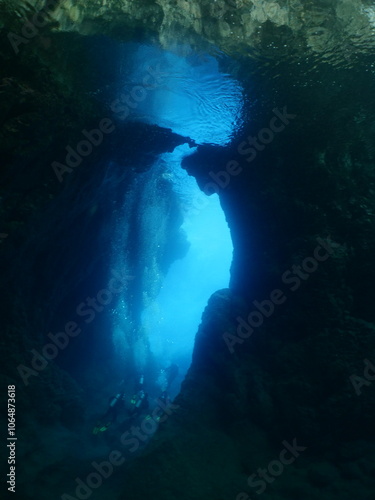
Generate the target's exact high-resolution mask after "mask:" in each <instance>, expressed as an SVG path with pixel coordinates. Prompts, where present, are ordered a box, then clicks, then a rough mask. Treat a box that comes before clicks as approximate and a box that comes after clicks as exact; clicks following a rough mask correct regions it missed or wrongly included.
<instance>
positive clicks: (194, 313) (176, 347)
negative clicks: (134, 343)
mask: <svg viewBox="0 0 375 500" xmlns="http://www.w3.org/2000/svg"><path fill="white" fill-rule="evenodd" d="M124 50H125V49H124ZM126 51H127V58H128V59H127V60H128V65H129V50H128V49H126ZM131 54H132V55H131V58H130V59H131V64H130V66H131V71H130V75H129V74H127V77H126V78H125V79H124V82H123V85H122V87H121V89H122V90H121V92H123V93H124V95H126V94H127V93H129V92H131V89H132V88H134V85H139V84H140V82H142V79H143V78H144V75H145V74H146V72H147V68H148V67H150V66H152V67H153V68H154V69H156V70H157V72H158V75H159V76H158V79H157V80H158V81H157V86H156V88H152V89H147V88H146V91H145V92H144V98H143V99H141V100H140V101H139V102H137V103H136V105H134V106H133V107H132V109H131V110H130V114H129V116H127V118H126V119H127V120H136V121H143V122H145V123H149V124H156V125H159V126H162V127H167V128H171V129H172V131H173V132H175V133H178V134H180V135H182V136H185V137H189V138H191V139H193V140H194V141H195V142H196V143H197V144H208V143H209V144H215V145H225V144H227V143H229V142H230V140H231V138H232V137H233V133H234V130H235V129H236V128H237V130H238V127H239V126H240V123H241V114H242V107H243V98H242V91H241V88H240V86H239V85H238V83H237V82H236V81H235V80H234V79H232V78H231V77H230V76H229V75H227V74H222V73H221V72H220V69H219V66H220V65H219V62H218V60H216V59H215V58H213V57H211V56H203V57H198V56H196V57H194V56H193V55H192V53H189V54H188V56H185V57H182V56H179V55H177V54H176V53H170V52H164V51H161V50H160V49H156V48H154V47H149V46H140V45H136V46H135V45H134V44H133V46H132V51H131ZM145 140H147V137H146V138H145ZM193 151H194V149H192V148H189V147H188V145H187V144H185V145H182V146H179V147H178V148H176V149H175V151H174V152H173V153H168V154H164V155H162V156H161V157H160V159H159V161H158V162H157V165H155V167H154V169H156V170H157V171H158V172H160V173H159V174H158V175H163V176H165V178H166V179H168V180H169V181H170V182H172V184H173V188H174V190H175V192H176V193H177V194H178V196H179V199H180V202H181V209H182V212H183V214H184V223H183V226H182V229H183V231H185V233H186V236H187V239H188V241H189V243H190V248H189V251H188V253H187V255H186V256H185V257H184V258H183V259H181V260H177V261H175V262H174V263H173V264H172V265H171V267H170V269H169V271H168V274H167V276H166V277H165V280H164V282H163V285H162V289H161V291H160V293H159V295H158V297H157V298H156V300H154V302H153V303H151V304H150V305H149V306H148V307H147V308H146V310H144V312H143V315H142V323H143V325H142V326H143V328H144V329H145V331H146V333H147V336H148V338H149V341H150V346H151V350H152V352H153V354H154V355H155V356H156V357H157V359H158V360H159V362H160V363H161V365H164V366H167V365H168V364H169V363H173V362H176V363H177V364H179V365H180V367H181V365H183V366H182V369H183V371H185V370H186V369H187V367H188V365H189V363H190V360H191V354H192V350H193V345H194V337H195V334H196V332H197V330H198V326H199V323H200V320H201V315H202V313H203V310H204V308H205V306H206V304H207V301H208V299H209V297H210V295H211V294H212V293H213V292H215V291H216V290H218V289H220V288H225V287H227V286H228V284H229V277H230V265H231V260H232V252H233V246H232V241H231V237H230V232H229V228H228V225H227V223H226V221H225V216H224V213H223V210H222V208H221V206H220V200H219V197H218V195H217V194H213V195H212V196H210V197H208V196H206V195H205V194H204V193H202V192H201V191H200V189H199V188H198V186H197V183H196V181H195V179H194V178H193V177H190V176H189V175H188V174H187V173H186V171H184V170H183V169H182V168H181V160H182V158H183V157H184V156H186V155H189V154H191V153H192V152H193ZM149 175H152V174H151V173H150V174H149ZM153 203H155V199H154V200H153ZM155 210H156V213H159V214H160V212H158V210H157V209H155V207H154V210H153V211H150V210H147V209H145V212H144V215H143V217H144V219H147V218H149V217H154V216H155ZM125 217H126V211H125ZM147 222H148V221H147V220H144V221H143V222H142V225H144V226H145V227H147V226H148V224H147ZM149 222H150V223H152V224H153V223H155V221H151V220H150V221H149ZM159 223H160V221H159ZM152 224H151V225H152ZM150 249H151V251H156V249H155V248H152V242H150ZM118 263H121V257H119V259H118ZM119 307H120V306H119ZM121 307H122V308H123V311H122V312H121V311H118V312H119V315H121V314H125V315H126V306H125V305H124V304H123V305H122V306H121ZM128 328H131V325H128ZM121 330H122V329H118V328H117V329H116V330H115V332H114V342H115V344H116V347H117V349H118V350H121V348H125V350H126V346H125V344H126V341H125V339H123V334H122V331H121ZM122 339H123V340H122ZM121 344H123V345H122V346H121ZM142 349H143V347H142V346H140V350H141V351H142ZM140 356H142V353H141V354H140Z"/></svg>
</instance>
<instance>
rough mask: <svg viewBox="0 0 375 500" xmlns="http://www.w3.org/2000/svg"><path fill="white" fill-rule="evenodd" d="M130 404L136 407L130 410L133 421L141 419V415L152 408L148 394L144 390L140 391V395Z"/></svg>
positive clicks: (135, 396) (136, 395)
mask: <svg viewBox="0 0 375 500" xmlns="http://www.w3.org/2000/svg"><path fill="white" fill-rule="evenodd" d="M130 402H131V403H132V404H133V405H134V407H133V408H132V409H131V410H130V417H131V418H132V419H133V418H136V417H139V415H141V414H142V413H143V412H145V411H146V410H148V408H149V406H150V403H149V400H148V394H147V392H145V391H144V390H143V389H141V390H140V391H138V393H137V394H135V395H134V396H133V398H132V399H131V401H130Z"/></svg>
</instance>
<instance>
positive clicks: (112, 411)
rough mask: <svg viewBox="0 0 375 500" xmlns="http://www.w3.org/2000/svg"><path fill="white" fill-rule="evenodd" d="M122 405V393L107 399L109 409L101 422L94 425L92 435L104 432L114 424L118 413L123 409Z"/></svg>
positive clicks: (123, 396)
mask: <svg viewBox="0 0 375 500" xmlns="http://www.w3.org/2000/svg"><path fill="white" fill-rule="evenodd" d="M124 404H125V394H124V393H123V392H120V393H118V394H116V395H115V396H112V397H111V398H109V408H108V410H107V411H106V413H105V414H104V415H103V417H102V418H101V420H100V421H99V422H97V424H96V425H95V427H94V430H93V431H92V432H93V434H98V432H104V431H106V430H107V429H108V427H109V426H110V425H111V424H114V423H115V422H116V420H117V417H118V414H119V412H120V411H121V410H122V409H123V408H124ZM103 422H104V423H103Z"/></svg>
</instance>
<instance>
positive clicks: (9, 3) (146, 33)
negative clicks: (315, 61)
mask: <svg viewBox="0 0 375 500" xmlns="http://www.w3.org/2000/svg"><path fill="white" fill-rule="evenodd" d="M1 3H2V10H3V18H6V17H9V16H12V15H14V13H16V14H17V16H18V18H19V23H20V28H21V26H22V24H23V23H24V19H25V17H27V18H28V19H30V18H32V17H33V16H35V15H37V13H40V12H48V13H49V22H50V26H51V27H52V29H53V30H54V31H60V32H69V31H74V32H79V33H81V34H84V35H89V34H90V35H91V34H98V33H100V34H108V35H111V36H115V37H116V38H119V39H123V40H127V39H129V38H132V39H134V37H137V36H138V37H141V38H142V39H145V38H146V39H153V40H158V41H159V42H160V43H161V44H162V46H164V47H166V48H167V47H168V48H172V47H173V45H174V44H176V40H179V41H181V40H183V41H184V42H185V43H189V44H191V45H193V46H195V47H200V48H202V47H207V46H209V45H214V46H216V47H218V48H219V49H220V50H222V51H224V52H226V53H228V54H230V55H250V56H253V57H261V58H263V57H267V58H271V59H273V58H275V59H276V58H277V59H278V60H280V57H283V56H285V57H286V56H287V57H288V58H289V59H290V57H291V56H295V57H296V58H306V57H309V56H312V55H315V56H317V57H318V58H319V59H322V60H323V61H325V60H326V61H329V62H330V63H331V64H339V63H344V64H350V61H351V57H352V55H353V53H358V52H359V53H360V52H366V51H368V50H369V49H370V48H371V47H373V46H374V45H375V37H374V34H375V7H374V5H373V4H372V2H370V1H369V0H318V1H315V0H314V1H306V0H278V1H275V0H254V1H250V0H189V1H188V0H142V1H139V0H138V1H134V0H74V1H73V0H43V1H40V0H29V1H28V2H25V1H24V0H3V1H2V2H1ZM5 12H8V16H6V15H5V16H4V13H5ZM40 19H41V18H40Z"/></svg>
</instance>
